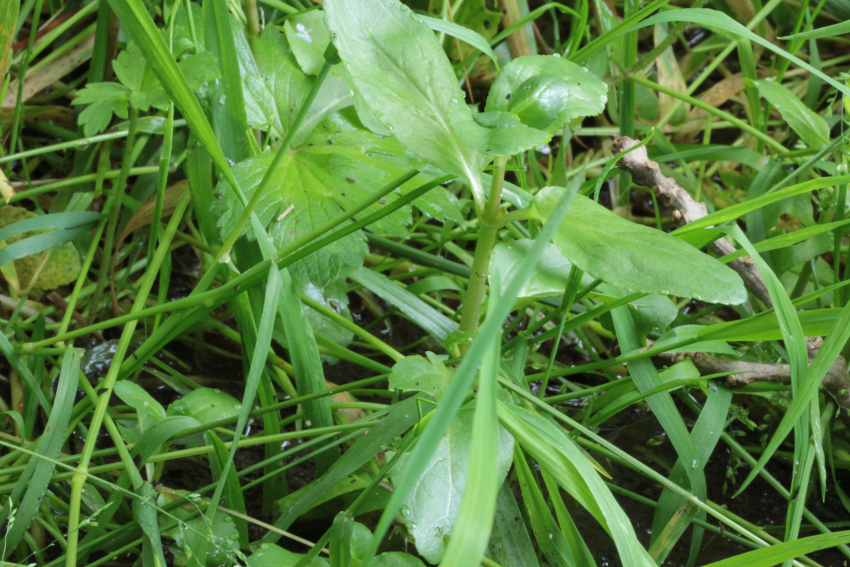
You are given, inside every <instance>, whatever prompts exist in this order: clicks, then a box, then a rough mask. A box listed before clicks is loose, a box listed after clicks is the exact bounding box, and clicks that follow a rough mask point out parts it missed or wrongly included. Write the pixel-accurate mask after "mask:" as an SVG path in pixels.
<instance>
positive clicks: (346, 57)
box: [323, 0, 490, 207]
mask: <svg viewBox="0 0 850 567" xmlns="http://www.w3.org/2000/svg"><path fill="white" fill-rule="evenodd" d="M323 6H324V9H325V16H326V21H327V24H328V27H329V28H330V31H331V32H332V37H334V38H335V39H334V44H335V45H336V47H337V49H338V50H339V55H340V57H341V58H342V60H343V62H344V64H345V66H346V68H347V69H348V70H349V71H350V73H351V77H352V81H353V82H354V85H355V87H356V89H357V91H358V92H359V93H360V94H361V95H362V96H363V100H364V101H365V102H366V104H368V105H369V108H371V109H372V111H373V112H374V114H375V116H376V117H377V118H378V119H380V120H381V122H382V123H383V124H384V125H385V126H386V127H387V128H389V130H390V131H391V132H393V134H395V136H396V137H397V138H398V139H399V140H400V141H401V143H403V144H404V145H405V146H406V147H407V148H408V149H409V150H410V151H411V152H413V153H415V154H416V155H417V156H419V157H420V158H422V159H424V160H425V161H427V162H429V163H431V164H433V165H435V166H437V167H439V168H440V169H443V170H445V171H448V172H450V173H453V174H456V175H460V176H463V177H466V178H468V179H470V180H471V181H472V183H473V195H474V196H475V200H476V202H477V204H478V206H479V207H483V206H484V200H485V197H484V189H483V187H482V186H481V184H480V173H481V170H482V169H483V168H484V166H485V165H486V164H487V163H488V162H489V161H490V158H489V157H488V156H485V155H483V154H481V153H480V152H478V151H476V150H475V149H473V148H471V147H470V146H468V145H467V144H466V143H464V142H463V141H462V140H460V139H458V137H457V135H456V134H455V132H454V130H453V128H452V126H451V124H450V123H449V122H448V115H449V111H450V109H451V108H452V105H453V104H457V103H458V101H462V100H463V93H462V92H461V90H460V86H459V85H458V81H457V78H456V76H455V73H454V71H453V70H452V67H451V64H450V63H449V60H448V58H447V57H446V54H445V52H444V51H443V48H442V46H441V45H440V43H439V41H437V38H436V36H435V35H434V32H433V31H431V29H430V28H429V27H428V26H427V24H425V23H424V22H422V21H421V20H420V18H419V17H418V16H416V15H415V14H413V13H412V12H411V11H410V9H409V8H408V7H407V6H404V5H403V4H401V3H400V2H398V0H329V1H327V2H325V3H324V4H323Z"/></svg>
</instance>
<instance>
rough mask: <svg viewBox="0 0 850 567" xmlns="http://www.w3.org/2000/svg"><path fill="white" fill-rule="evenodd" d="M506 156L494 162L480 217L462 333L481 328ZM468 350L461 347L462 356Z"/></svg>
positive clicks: (464, 308)
mask: <svg viewBox="0 0 850 567" xmlns="http://www.w3.org/2000/svg"><path fill="white" fill-rule="evenodd" d="M507 163H508V158H507V157H497V158H496V160H495V161H494V163H493V181H492V182H491V184H490V197H489V198H488V199H487V204H486V205H485V206H484V210H483V211H482V214H481V217H480V225H481V230H480V231H479V232H478V243H477V244H476V245H475V256H474V257H473V259H472V273H471V274H470V276H469V286H468V287H467V288H466V296H465V297H464V300H463V313H462V314H461V317H460V330H461V331H463V332H464V333H469V334H474V333H475V331H476V330H477V329H478V316H479V315H480V313H481V303H482V301H483V299H484V287H485V285H486V283H487V272H488V270H489V268H490V255H491V254H492V253H493V245H494V244H495V242H496V232H497V230H498V229H497V228H496V221H498V220H499V216H500V209H499V206H500V205H501V204H502V183H503V182H504V181H505V166H506V165H507ZM468 348H469V346H468V345H465V344H464V345H461V354H463V353H465V352H466V350H467V349H468Z"/></svg>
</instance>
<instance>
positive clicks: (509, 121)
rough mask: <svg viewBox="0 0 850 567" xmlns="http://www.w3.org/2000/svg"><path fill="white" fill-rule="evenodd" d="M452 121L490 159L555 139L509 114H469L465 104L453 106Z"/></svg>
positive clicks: (456, 128) (450, 118)
mask: <svg viewBox="0 0 850 567" xmlns="http://www.w3.org/2000/svg"><path fill="white" fill-rule="evenodd" d="M449 120H450V121H451V123H452V127H453V128H454V129H455V132H457V134H458V136H460V138H461V139H462V140H463V141H464V142H466V143H467V144H469V145H470V146H472V147H473V148H475V149H476V150H478V151H479V152H482V153H485V154H488V155H491V156H512V155H514V154H517V153H519V152H522V151H525V150H530V149H531V148H534V147H536V146H539V145H540V144H545V143H546V142H548V141H549V140H550V139H551V138H552V136H551V135H550V134H547V133H546V132H542V131H540V130H536V129H534V128H529V127H528V126H526V125H524V124H523V123H522V122H520V121H519V119H518V118H517V117H516V116H514V115H513V114H511V113H510V112H500V111H493V112H483V113H473V114H470V112H469V108H468V107H467V106H466V104H464V103H462V102H459V103H458V104H455V105H453V108H452V110H451V113H450V114H449Z"/></svg>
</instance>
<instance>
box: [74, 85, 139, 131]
mask: <svg viewBox="0 0 850 567" xmlns="http://www.w3.org/2000/svg"><path fill="white" fill-rule="evenodd" d="M129 96H130V91H129V90H128V89H127V88H126V87H125V86H123V85H119V84H117V83H89V84H87V85H86V88H84V89H82V90H80V91H78V92H77V96H76V98H74V100H73V101H71V104H73V105H77V104H88V105H89V106H88V107H86V108H85V109H84V110H83V111H82V112H81V113H80V115H79V116H78V117H77V123H78V124H80V125H81V126H83V133H84V134H85V135H86V136H94V135H95V134H97V133H98V132H102V131H103V130H104V129H106V127H107V126H109V122H110V121H111V120H112V115H113V114H115V115H116V116H118V117H119V118H125V119H126V118H127V116H128V113H127V110H128V108H129V106H130V101H129V98H128V97H129Z"/></svg>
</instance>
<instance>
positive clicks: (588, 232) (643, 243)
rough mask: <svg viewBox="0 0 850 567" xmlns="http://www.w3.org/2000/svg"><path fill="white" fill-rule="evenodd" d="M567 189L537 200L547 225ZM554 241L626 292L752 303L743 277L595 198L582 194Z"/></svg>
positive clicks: (587, 268)
mask: <svg viewBox="0 0 850 567" xmlns="http://www.w3.org/2000/svg"><path fill="white" fill-rule="evenodd" d="M564 191H565V189H562V188H560V187H545V188H544V189H541V190H540V192H539V193H538V194H537V195H536V196H535V197H534V210H535V211H536V213H537V215H538V218H540V220H542V221H543V222H544V223H545V222H546V220H547V219H548V218H549V215H550V213H551V211H552V209H553V208H554V207H555V205H556V204H557V203H558V200H559V199H560V198H561V195H563V192H564ZM553 241H554V242H555V245H556V246H557V247H558V249H559V250H560V251H561V253H562V254H563V255H564V256H566V257H567V258H568V259H569V260H570V261H571V262H573V263H574V264H575V265H577V266H578V267H579V268H581V269H582V270H584V271H585V272H587V273H588V274H590V275H592V276H594V277H596V278H600V279H602V280H604V281H606V282H608V283H610V284H612V285H615V286H617V287H620V288H625V289H630V290H634V291H641V292H644V293H652V294H661V295H676V296H680V297H693V298H694V299H699V300H702V301H707V302H709V303H727V304H739V303H743V302H744V301H746V300H747V292H746V290H745V289H744V284H743V282H742V281H741V278H740V277H739V276H738V274H736V273H735V272H733V271H732V270H731V269H730V268H727V267H726V266H724V265H723V264H721V263H720V262H718V261H717V260H715V259H714V258H711V257H710V256H707V255H705V254H703V253H702V252H700V251H699V250H697V249H695V248H694V247H693V246H691V245H689V244H687V243H685V242H683V241H681V240H679V239H678V238H676V237H673V236H670V235H669V234H666V233H664V232H661V231H658V230H655V229H652V228H648V227H645V226H641V225H639V224H635V223H632V222H629V221H627V220H625V219H623V218H621V217H619V216H617V215H615V214H614V213H612V212H611V211H609V210H608V209H606V208H605V207H603V206H601V205H598V204H597V203H594V202H593V201H592V200H591V199H588V198H587V197H583V196H578V195H577V196H576V198H575V199H574V200H573V204H572V206H571V207H570V210H569V212H568V213H567V215H566V217H564V220H563V222H561V224H560V226H559V227H558V230H557V232H556V233H555V236H554V237H553Z"/></svg>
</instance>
